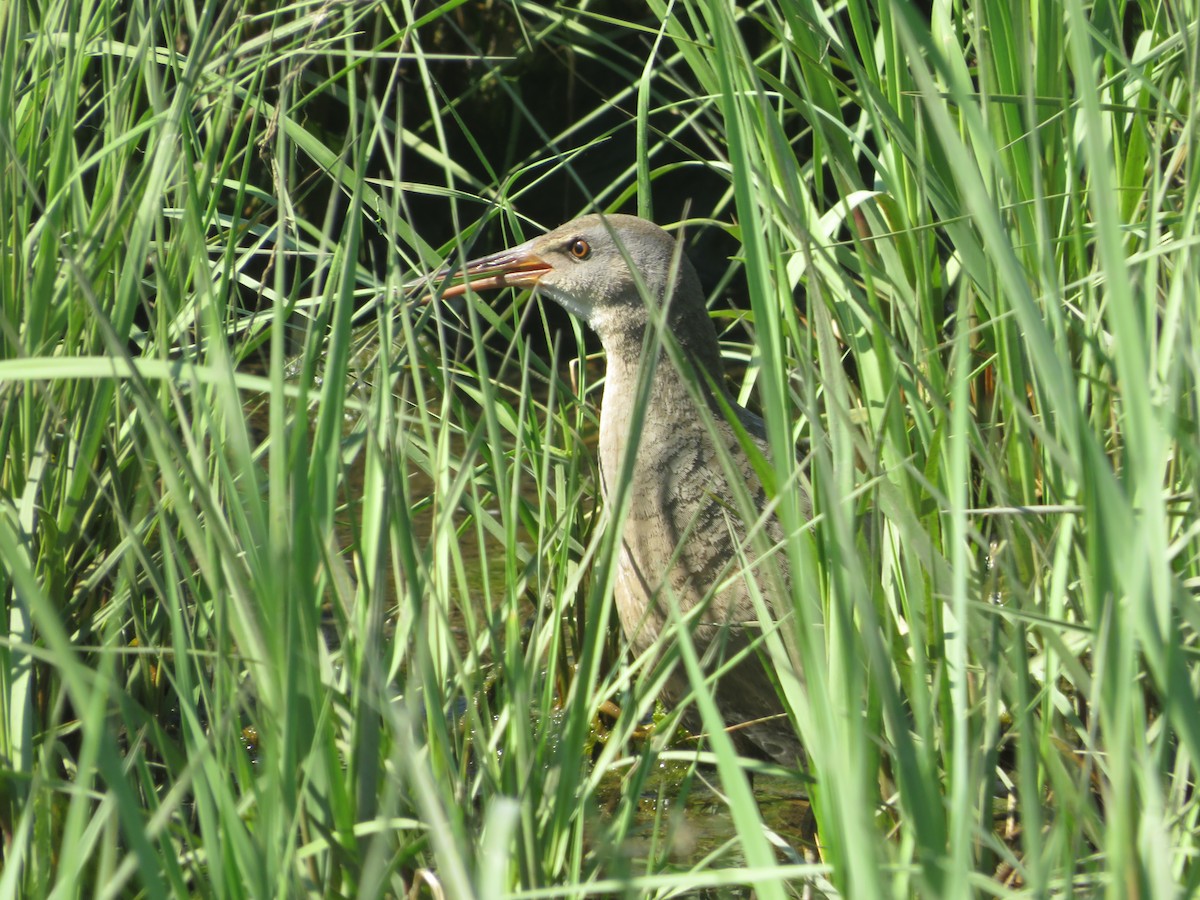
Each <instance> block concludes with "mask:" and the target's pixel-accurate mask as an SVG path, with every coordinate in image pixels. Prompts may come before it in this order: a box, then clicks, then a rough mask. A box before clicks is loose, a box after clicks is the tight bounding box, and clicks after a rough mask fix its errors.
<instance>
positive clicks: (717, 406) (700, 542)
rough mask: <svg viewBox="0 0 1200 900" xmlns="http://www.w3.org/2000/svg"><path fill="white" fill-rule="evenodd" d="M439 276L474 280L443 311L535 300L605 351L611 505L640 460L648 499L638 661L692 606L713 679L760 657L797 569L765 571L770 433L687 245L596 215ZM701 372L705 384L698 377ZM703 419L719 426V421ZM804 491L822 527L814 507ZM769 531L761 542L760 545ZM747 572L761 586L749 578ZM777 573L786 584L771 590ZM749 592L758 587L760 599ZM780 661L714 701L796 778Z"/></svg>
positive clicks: (635, 584) (689, 722)
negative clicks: (765, 621) (496, 295)
mask: <svg viewBox="0 0 1200 900" xmlns="http://www.w3.org/2000/svg"><path fill="white" fill-rule="evenodd" d="M439 274H440V275H442V276H446V277H447V278H449V276H450V275H457V277H458V278H460V279H461V281H460V283H456V284H449V283H448V281H447V282H446V284H447V285H448V286H446V287H445V288H444V290H443V292H442V296H443V297H453V296H458V295H462V294H465V293H466V292H467V291H468V289H470V290H471V291H483V290H496V289H500V288H504V287H510V286H511V287H516V288H531V289H533V291H534V292H535V293H538V294H541V295H544V296H546V297H549V298H550V299H551V300H553V301H555V302H557V303H558V304H560V305H561V306H563V307H564V308H565V309H566V310H567V311H568V312H569V313H570V314H572V315H573V316H575V317H577V318H578V319H580V320H581V321H582V322H583V323H584V324H586V325H587V326H588V327H589V328H590V329H591V330H592V331H594V332H595V333H596V334H597V335H598V336H599V338H600V343H601V344H602V346H603V349H604V352H605V357H606V367H605V376H604V391H603V396H602V399H601V407H600V434H599V450H598V455H599V474H600V488H601V498H602V500H603V501H604V502H608V501H609V498H612V497H615V496H616V491H617V484H618V479H620V478H622V477H624V476H623V475H622V465H623V464H624V459H625V454H626V453H627V452H634V453H635V456H634V457H633V460H632V465H631V467H630V468H629V469H628V470H627V476H628V477H629V478H630V479H631V482H632V483H630V484H629V485H628V498H629V499H628V504H629V505H628V512H627V515H626V517H625V519H624V522H623V525H622V533H621V546H620V550H619V553H618V560H617V572H616V579H615V587H614V600H615V605H616V610H617V615H618V618H619V620H620V623H621V628H622V631H623V632H624V635H625V638H626V640H627V642H628V644H629V647H630V648H631V650H632V652H633V653H634V654H635V655H638V654H644V653H647V652H651V653H654V652H656V650H655V645H656V642H657V641H658V640H659V637H660V635H661V634H662V633H663V631H664V629H666V628H667V626H668V623H669V622H670V621H671V618H672V617H671V606H670V604H672V603H677V604H678V612H679V614H681V615H686V614H688V613H689V612H691V613H692V614H693V616H694V618H693V619H690V620H689V633H690V635H691V639H692V641H693V642H694V646H695V648H696V651H697V653H698V654H699V655H700V657H701V658H702V660H704V662H705V665H706V667H707V669H708V670H709V671H713V670H715V668H716V667H717V666H718V665H719V664H721V663H723V662H725V661H727V660H731V659H732V658H733V657H734V655H735V654H737V653H739V652H741V651H744V650H746V649H747V648H748V647H750V644H751V643H752V642H753V641H754V639H755V638H756V637H757V636H758V635H759V634H761V625H762V623H761V621H760V616H759V615H758V613H757V612H756V607H755V604H754V600H753V597H752V593H751V591H752V590H753V589H757V590H759V591H761V592H762V595H763V596H764V598H765V599H766V600H767V601H768V603H767V605H768V608H770V607H771V606H772V604H774V605H776V606H779V607H780V608H783V609H790V608H791V606H792V605H791V598H790V593H791V576H790V572H789V571H788V566H787V562H786V554H783V553H773V554H772V558H773V559H774V560H775V562H774V563H769V564H765V565H756V564H755V563H756V561H757V560H758V559H759V556H760V555H761V554H760V553H759V552H758V548H761V547H762V546H763V544H764V542H763V539H762V535H763V534H765V541H766V543H767V544H768V545H771V546H776V547H777V546H778V545H779V543H780V542H781V540H782V537H783V535H782V531H781V528H780V523H779V521H778V520H777V518H776V517H775V516H774V515H773V513H772V512H771V507H770V498H769V497H768V492H767V491H766V489H765V488H764V486H763V484H762V481H761V480H760V479H759V477H758V475H757V474H756V468H755V466H754V464H753V463H752V460H751V456H750V454H749V453H748V452H747V449H746V444H745V443H744V441H745V440H746V439H747V438H748V439H749V441H750V442H752V443H753V444H754V445H755V446H756V448H757V452H759V453H761V454H762V457H763V458H765V459H768V460H769V458H770V454H769V453H768V452H767V442H766V431H765V427H764V423H763V421H762V420H761V419H760V418H759V417H758V416H756V415H754V414H753V413H751V412H750V411H749V410H747V409H745V408H743V407H741V406H740V405H738V404H737V403H736V402H735V400H734V399H733V397H732V396H731V395H730V394H729V393H728V391H727V388H726V386H725V381H724V371H723V366H722V361H721V348H720V344H719V342H718V338H717V333H716V329H715V327H714V325H713V321H712V318H711V317H710V316H709V314H708V309H707V305H706V303H705V295H704V292H703V290H702V288H701V284H700V279H699V277H698V276H697V274H696V270H695V268H694V266H693V265H692V263H691V261H690V260H689V259H688V258H687V256H686V254H684V253H683V252H682V250H681V248H680V247H678V246H677V244H676V240H675V239H674V238H673V237H672V236H671V235H670V234H669V233H668V232H667V231H665V230H663V229H662V228H660V227H659V226H658V225H656V224H654V223H653V222H650V221H648V220H646V219H643V218H640V217H638V216H631V215H621V214H605V215H585V216H583V217H581V218H577V219H574V220H573V221H570V222H567V223H566V224H565V225H562V226H560V227H558V228H556V229H554V230H552V231H549V232H547V233H545V234H542V235H541V236H540V237H535V238H533V239H532V240H530V241H527V242H525V243H522V244H520V245H518V246H514V247H511V248H509V249H507V250H503V251H500V252H499V253H495V254H492V255H490V256H485V257H482V258H479V259H475V260H472V261H470V262H467V263H466V264H465V265H464V266H462V267H461V269H458V270H457V271H456V270H452V269H447V270H444V271H443V272H442V273H439ZM656 322H659V323H662V327H665V329H666V330H667V331H668V332H669V335H670V337H669V340H672V341H673V342H674V343H675V344H677V346H678V349H679V351H680V352H679V353H674V354H672V353H668V352H667V351H666V349H665V346H664V345H663V343H662V342H661V341H660V342H658V343H657V346H658V351H657V352H658V358H657V359H652V355H653V353H654V352H655V351H654V349H653V348H654V347H655V346H656V342H654V341H651V342H647V340H646V337H647V333H648V331H649V330H650V329H652V328H655V327H659V326H657V325H656V324H655V323H656ZM648 348H649V349H650V354H651V355H650V356H648V355H647V350H648ZM651 361H653V363H654V366H653V371H652V374H650V373H647V374H648V377H649V386H648V391H647V393H646V394H645V403H646V405H645V408H644V412H643V414H642V417H641V421H640V422H638V421H637V420H638V415H637V411H636V407H637V403H636V401H635V398H636V397H637V394H638V391H639V382H640V380H641V379H642V378H643V377H644V375H643V367H644V366H646V365H647V364H648V363H649V362H651ZM689 367H690V368H691V369H692V370H693V372H692V373H690V374H691V377H689V373H687V372H686V371H685V370H686V369H687V368H689ZM697 376H698V377H697ZM697 389H698V390H697ZM700 404H703V405H705V406H707V407H708V412H709V413H710V415H707V416H706V415H704V414H703V412H702V410H701V409H700V408H699V405H700ZM735 425H736V427H735ZM635 444H636V446H633V445H635ZM722 457H725V459H726V460H731V461H732V466H729V465H728V462H723V461H722ZM730 470H732V474H733V475H734V476H735V477H740V478H741V479H743V481H744V485H745V492H744V493H741V496H742V497H745V496H748V497H749V499H750V501H751V506H752V508H753V511H754V512H755V513H756V519H755V520H753V521H743V518H742V516H741V515H740V512H739V511H740V510H742V509H745V504H744V502H741V503H740V502H739V499H738V497H739V492H735V491H734V490H733V488H732V487H731V485H730V483H729V480H728V477H729V473H730ZM796 490H800V491H801V493H802V496H801V497H800V498H799V499H800V506H801V509H802V512H803V514H804V516H805V518H809V517H810V516H811V503H810V500H809V497H808V494H807V493H805V492H804V491H803V488H799V487H797V488H796ZM747 518H749V517H747ZM755 531H757V532H758V533H759V538H758V539H757V540H752V539H749V538H748V535H751V533H752V532H755ZM747 561H749V563H750V565H751V566H752V568H751V571H750V573H749V575H738V574H737V573H739V572H741V571H742V570H743V568H744V567H745V566H746V563H747ZM772 565H773V566H775V567H776V568H775V571H774V573H773V574H771V575H768V569H769V568H770V566H772ZM731 576H733V577H731ZM748 578H753V579H755V588H752V587H751V586H750V585H749V584H748V583H747V580H748ZM697 607H701V608H700V609H699V610H697ZM765 659H766V653H765V650H764V651H763V652H758V650H757V649H750V650H749V652H748V653H743V654H742V658H741V660H740V662H737V663H735V664H734V665H733V666H732V668H729V669H727V670H725V671H723V672H722V673H721V674H720V676H719V677H718V678H717V680H716V682H715V686H714V688H713V694H714V699H715V700H716V706H717V709H718V711H719V712H720V714H721V716H722V719H723V720H724V723H725V725H726V729H727V731H728V733H729V734H730V736H731V737H732V738H733V740H734V745H735V747H737V749H738V751H739V752H740V753H742V754H743V755H746V756H753V757H757V758H759V759H765V760H770V761H774V762H776V763H778V764H780V765H784V766H789V767H794V766H797V765H800V764H802V762H803V759H804V755H803V748H802V746H801V744H800V740H799V738H798V736H797V734H796V731H795V728H794V727H793V726H792V725H791V723H790V721H789V719H788V717H787V715H786V710H785V707H784V703H783V700H782V699H781V697H780V694H779V691H778V689H777V687H776V684H775V681H774V680H773V679H772V678H771V675H770V673H769V672H768V671H767V669H766V668H765V666H766V662H765ZM688 690H689V683H688V679H687V677H686V675H685V674H684V673H683V672H682V671H681V667H680V666H678V665H676V666H675V669H674V671H672V673H671V674H670V676H669V677H668V679H667V681H666V687H665V688H664V690H663V692H662V697H663V699H664V701H665V702H667V703H672V702H676V701H678V700H680V699H681V698H683V697H684V696H685V695H686V694H687V692H688ZM684 724H685V726H688V727H690V728H692V729H693V730H694V726H695V724H698V717H697V715H696V714H695V712H694V710H693V711H692V712H690V713H689V714H687V715H685V717H684Z"/></svg>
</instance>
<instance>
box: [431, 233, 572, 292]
mask: <svg viewBox="0 0 1200 900" xmlns="http://www.w3.org/2000/svg"><path fill="white" fill-rule="evenodd" d="M551 268H552V267H551V265H550V264H549V263H548V262H546V261H545V260H544V259H542V258H541V257H540V256H538V255H537V254H536V253H534V252H533V251H532V250H531V249H530V247H529V245H528V244H522V245H521V246H519V247H513V248H512V249H511V250H501V251H500V252H499V253H493V254H492V255H491V256H484V257H481V258H479V259H475V260H472V261H471V262H469V263H467V264H466V266H464V267H463V269H462V271H461V272H455V271H454V270H451V269H444V270H443V271H441V272H439V273H438V277H441V278H451V277H457V278H462V279H463V281H462V282H461V283H459V284H452V285H450V286H449V287H447V288H446V289H445V290H444V291H442V297H458V296H460V295H462V294H465V293H466V292H467V288H468V287H469V288H470V289H471V290H473V291H493V290H499V289H500V288H506V287H519V288H532V287H535V286H536V285H537V283H538V281H539V280H540V279H541V277H542V276H543V275H545V274H546V273H547V272H549V271H550V269H551Z"/></svg>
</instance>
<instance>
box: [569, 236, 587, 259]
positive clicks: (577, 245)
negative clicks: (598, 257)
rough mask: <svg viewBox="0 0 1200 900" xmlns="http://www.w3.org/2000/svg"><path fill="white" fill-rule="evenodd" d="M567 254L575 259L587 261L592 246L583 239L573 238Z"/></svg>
mask: <svg viewBox="0 0 1200 900" xmlns="http://www.w3.org/2000/svg"><path fill="white" fill-rule="evenodd" d="M567 252H568V253H570V254H571V255H572V256H573V257H575V258H576V259H587V258H588V257H589V256H591V255H592V245H591V244H589V243H588V242H587V241H585V240H584V239H583V238H575V240H573V241H571V245H570V246H569V247H567Z"/></svg>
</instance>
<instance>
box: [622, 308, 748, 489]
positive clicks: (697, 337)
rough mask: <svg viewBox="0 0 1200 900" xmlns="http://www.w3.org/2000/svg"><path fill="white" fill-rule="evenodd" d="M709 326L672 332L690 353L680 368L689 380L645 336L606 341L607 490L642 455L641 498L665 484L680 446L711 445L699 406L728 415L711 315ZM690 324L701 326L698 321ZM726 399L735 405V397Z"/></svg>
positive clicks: (637, 467) (636, 470) (638, 468)
mask: <svg viewBox="0 0 1200 900" xmlns="http://www.w3.org/2000/svg"><path fill="white" fill-rule="evenodd" d="M702 319H703V323H702V325H703V329H702V330H699V329H693V331H691V332H689V331H687V330H683V329H679V328H675V327H673V328H672V331H673V333H674V334H675V336H676V338H677V339H678V340H679V344H680V347H681V349H682V350H683V360H681V362H682V363H683V366H684V368H685V369H687V370H690V371H686V372H685V371H681V369H680V368H679V367H678V366H677V365H676V364H675V363H674V362H673V361H672V360H671V355H670V354H669V353H668V352H667V351H666V350H665V349H664V348H660V349H658V350H657V351H654V350H648V348H647V346H646V342H645V329H644V328H640V329H630V330H629V331H627V332H625V333H623V334H620V335H607V336H605V340H604V349H605V353H606V355H607V357H608V365H607V369H606V373H605V385H604V398H603V405H602V407H601V410H600V468H601V475H602V477H603V479H604V484H605V486H607V485H612V484H615V483H616V481H615V479H617V478H619V477H620V470H621V466H622V461H623V458H624V454H625V453H627V452H630V453H636V454H637V457H636V463H635V464H634V465H633V480H634V490H635V491H639V490H641V488H639V486H638V482H639V480H642V479H644V478H650V479H651V480H654V479H656V478H658V477H661V475H662V472H661V471H660V469H662V467H663V466H667V465H669V464H670V462H669V461H670V460H671V459H672V458H673V457H674V456H676V455H677V448H678V447H679V446H680V445H681V444H696V443H697V442H700V443H704V442H708V441H710V440H711V438H710V437H709V435H708V425H707V424H706V421H705V420H706V417H705V416H703V415H701V414H700V410H699V409H698V408H697V406H698V402H699V403H704V404H706V405H707V406H708V407H709V409H710V410H712V411H713V412H714V413H716V414H717V415H718V416H720V415H721V413H720V412H719V404H718V403H717V402H716V397H715V396H714V392H715V391H721V392H722V393H724V390H725V389H724V386H723V385H724V373H723V371H722V366H721V354H720V348H719V346H718V344H717V337H716V332H715V331H714V330H713V327H712V322H711V320H710V319H709V318H708V317H707V315H705V316H703V317H702ZM690 321H691V322H698V320H697V319H696V318H695V317H692V318H691V320H690ZM654 352H657V355H658V358H657V360H655V361H654V365H653V372H647V373H645V374H643V367H644V366H646V365H647V364H648V363H649V362H650V360H651V359H652V358H653V357H652V356H651V354H652V353H654ZM644 378H649V384H648V388H646V390H648V394H647V396H646V408H645V414H644V415H643V416H642V419H641V422H640V428H638V427H636V426H637V425H638V424H639V423H638V422H637V415H636V406H637V398H638V392H639V390H641V389H642V388H641V383H642V380H643V379H644ZM725 399H726V401H727V402H732V401H730V400H729V398H728V395H726V396H725ZM606 492H607V490H606Z"/></svg>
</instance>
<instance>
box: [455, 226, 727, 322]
mask: <svg viewBox="0 0 1200 900" xmlns="http://www.w3.org/2000/svg"><path fill="white" fill-rule="evenodd" d="M461 275H462V278H463V279H464V280H463V281H462V283H460V284H455V285H452V286H450V287H448V288H446V290H445V291H444V292H443V295H442V296H444V297H453V296H456V295H459V294H464V293H466V291H467V289H468V286H469V287H470V289H471V290H475V291H481V290H489V289H498V288H503V287H508V286H513V287H523V288H533V289H535V290H536V291H538V292H539V293H541V294H545V295H546V296H547V297H550V298H551V299H552V300H554V301H556V302H557V303H559V304H560V305H562V306H563V307H564V308H565V309H566V310H567V311H568V312H570V313H571V314H572V315H575V316H577V317H578V318H580V319H581V320H583V321H584V322H586V323H587V324H588V325H589V326H590V327H591V328H592V329H593V330H594V331H595V332H596V333H597V334H598V335H599V336H600V339H601V341H603V342H604V343H605V344H607V343H608V341H609V339H610V337H614V338H615V337H617V336H618V335H620V336H625V335H629V334H634V335H636V336H638V337H639V338H640V335H641V334H642V333H644V330H645V328H646V325H647V323H648V322H649V321H650V318H649V308H648V307H647V303H650V304H655V305H657V304H662V303H663V302H664V301H666V300H669V302H670V303H669V313H668V322H669V323H671V324H670V327H671V328H672V329H673V330H675V331H677V332H679V331H680V329H681V328H682V330H684V331H686V330H687V329H688V328H692V327H700V328H707V329H709V330H711V328H712V325H711V323H710V322H709V320H708V315H707V312H706V310H705V306H704V295H703V292H702V291H701V289H700V283H699V279H698V278H697V277H696V272H695V270H694V269H693V268H692V264H691V263H690V262H689V261H688V259H687V257H686V256H684V255H683V254H682V253H681V252H679V250H678V248H677V247H676V243H675V239H674V238H672V237H671V235H669V234H667V232H665V231H663V230H662V229H661V228H659V227H658V226H657V225H655V224H654V223H652V222H648V221H646V220H645V219H641V218H638V217H637V216H626V215H605V216H598V215H591V216H583V217H582V218H579V219H575V220H573V221H571V222H568V223H567V224H565V225H561V226H559V227H558V228H556V229H554V230H553V231H549V232H547V233H546V234H543V235H541V236H540V237H536V238H534V239H533V240H531V241H526V242H525V243H524V244H520V245H518V246H516V247H512V248H510V249H508V250H502V251H501V252H499V253H495V254H492V255H491V256H485V257H483V258H481V259H476V260H473V261H471V262H469V263H467V265H466V266H465V268H463V269H462V271H461ZM679 336H680V337H683V335H682V334H680V335H679ZM714 341H715V336H714Z"/></svg>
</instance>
